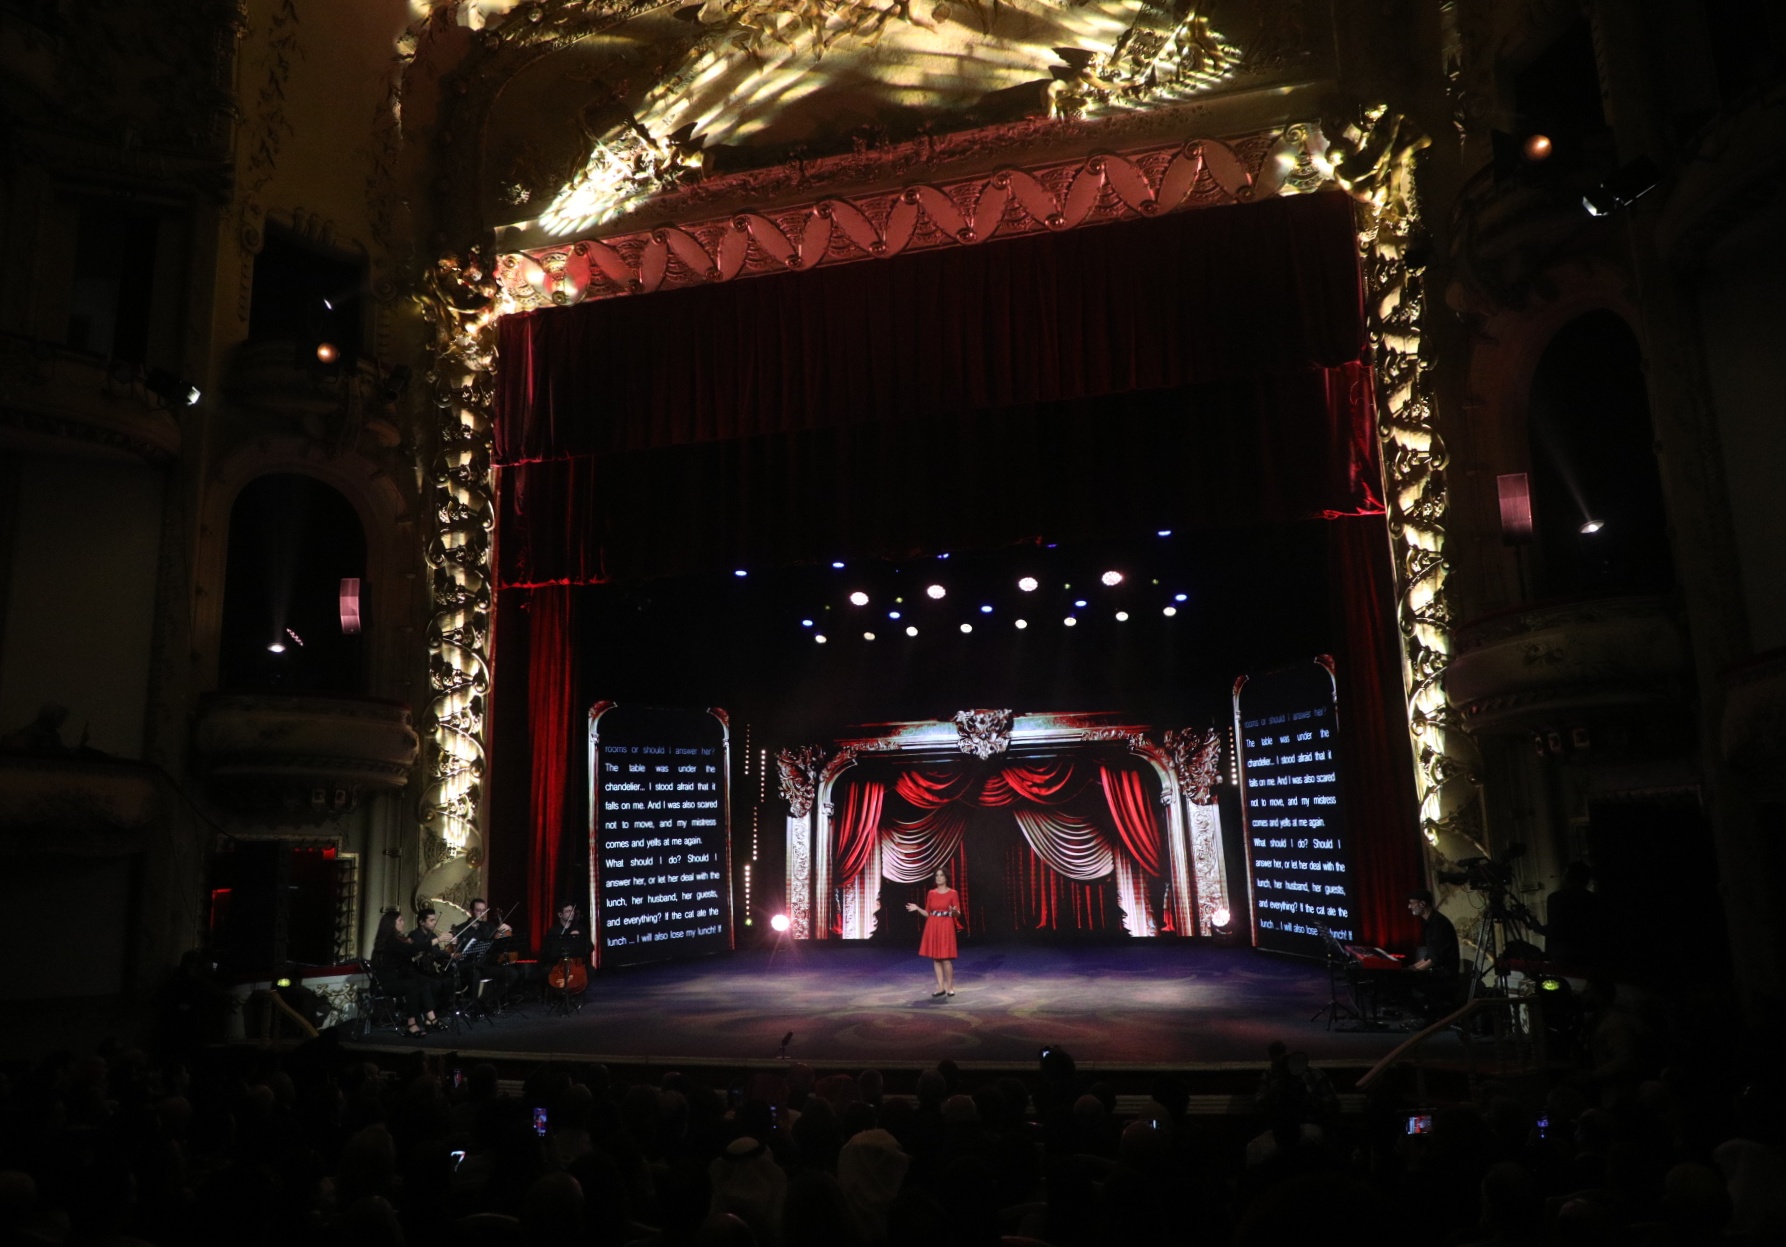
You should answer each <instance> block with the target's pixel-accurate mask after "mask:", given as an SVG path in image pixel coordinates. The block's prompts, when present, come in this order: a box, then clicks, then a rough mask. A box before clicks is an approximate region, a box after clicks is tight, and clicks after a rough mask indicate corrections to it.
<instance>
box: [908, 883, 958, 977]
mask: <svg viewBox="0 0 1786 1247" xmlns="http://www.w3.org/2000/svg"><path fill="white" fill-rule="evenodd" d="M905 907H906V910H907V911H908V912H910V913H919V914H923V915H924V918H925V922H924V940H923V942H922V943H920V944H919V945H918V955H919V956H920V957H928V958H930V964H931V967H932V968H933V969H935V970H936V990H935V991H933V992H931V993H930V998H931V999H932V1000H935V999H936V998H937V997H938V996H953V995H954V994H955V956H956V951H955V920H956V918H958V917H960V915H961V897H960V896H959V895H957V894H956V892H955V889H954V888H952V887H950V886H949V872H948V870H947V869H946V868H945V867H942V866H938V867H937V868H936V886H935V887H934V888H932V889H930V891H929V893H928V894H927V895H926V896H925V897H924V904H923V907H922V908H920V907H919V906H917V905H914V904H912V903H911V902H910V901H907V902H906V903H905Z"/></svg>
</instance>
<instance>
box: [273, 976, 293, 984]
mask: <svg viewBox="0 0 1786 1247" xmlns="http://www.w3.org/2000/svg"><path fill="white" fill-rule="evenodd" d="M273 986H274V987H290V986H291V976H290V975H288V974H282V975H280V976H279V977H278V978H276V979H274V980H273Z"/></svg>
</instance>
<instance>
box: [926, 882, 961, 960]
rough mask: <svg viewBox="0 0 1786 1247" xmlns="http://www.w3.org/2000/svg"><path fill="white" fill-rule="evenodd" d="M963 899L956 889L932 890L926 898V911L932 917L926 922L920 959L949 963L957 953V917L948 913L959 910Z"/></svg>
mask: <svg viewBox="0 0 1786 1247" xmlns="http://www.w3.org/2000/svg"><path fill="white" fill-rule="evenodd" d="M960 905H961V898H960V897H959V896H957V895H955V889H954V888H932V889H930V893H929V895H927V896H926V897H925V898H924V909H925V912H927V913H928V914H929V915H930V917H928V918H926V919H925V920H924V941H923V943H921V944H919V945H918V955H919V956H920V957H933V958H936V959H937V960H939V961H948V960H951V959H953V958H954V957H955V956H956V952H955V915H954V914H951V913H948V912H946V911H948V910H951V909H955V908H958V907H959V906H960Z"/></svg>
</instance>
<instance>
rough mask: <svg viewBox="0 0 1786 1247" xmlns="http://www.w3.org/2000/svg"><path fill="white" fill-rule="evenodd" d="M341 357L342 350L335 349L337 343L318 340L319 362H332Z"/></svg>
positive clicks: (317, 355) (317, 352) (317, 354)
mask: <svg viewBox="0 0 1786 1247" xmlns="http://www.w3.org/2000/svg"><path fill="white" fill-rule="evenodd" d="M340 358H341V352H340V351H338V350H336V349H335V344H334V343H333V342H318V343H317V344H316V362H317V363H319V364H332V363H334V362H335V361H336V360H338V359H340Z"/></svg>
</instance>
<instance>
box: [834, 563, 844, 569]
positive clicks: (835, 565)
mask: <svg viewBox="0 0 1786 1247" xmlns="http://www.w3.org/2000/svg"><path fill="white" fill-rule="evenodd" d="M831 566H833V567H835V568H837V569H839V570H842V568H843V564H842V563H833V564H831Z"/></svg>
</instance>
